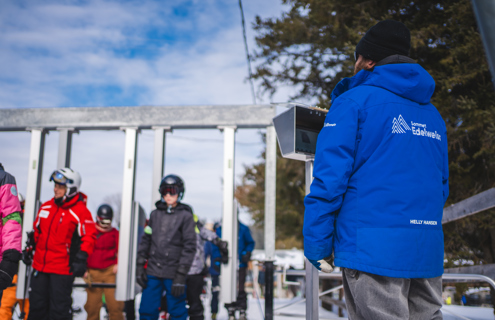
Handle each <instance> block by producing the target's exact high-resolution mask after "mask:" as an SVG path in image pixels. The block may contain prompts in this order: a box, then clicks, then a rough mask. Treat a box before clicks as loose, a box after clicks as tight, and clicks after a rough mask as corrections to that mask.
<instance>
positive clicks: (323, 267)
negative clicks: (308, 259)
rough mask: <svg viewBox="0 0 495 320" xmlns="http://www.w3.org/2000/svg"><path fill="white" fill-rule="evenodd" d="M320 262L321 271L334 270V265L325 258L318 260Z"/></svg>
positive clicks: (328, 271)
mask: <svg viewBox="0 0 495 320" xmlns="http://www.w3.org/2000/svg"><path fill="white" fill-rule="evenodd" d="M318 262H319V263H320V268H321V271H323V272H326V273H330V272H332V271H333V267H332V265H331V264H330V263H328V262H327V261H326V260H325V259H321V260H318Z"/></svg>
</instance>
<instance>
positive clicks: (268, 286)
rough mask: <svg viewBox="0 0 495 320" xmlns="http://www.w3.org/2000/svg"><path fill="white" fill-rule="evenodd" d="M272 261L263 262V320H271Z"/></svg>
mask: <svg viewBox="0 0 495 320" xmlns="http://www.w3.org/2000/svg"><path fill="white" fill-rule="evenodd" d="M273 274H274V267H273V261H271V260H267V261H265V320H268V319H270V320H273Z"/></svg>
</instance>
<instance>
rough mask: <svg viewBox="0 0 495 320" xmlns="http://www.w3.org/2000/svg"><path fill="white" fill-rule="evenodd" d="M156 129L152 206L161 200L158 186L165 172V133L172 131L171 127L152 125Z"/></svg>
mask: <svg viewBox="0 0 495 320" xmlns="http://www.w3.org/2000/svg"><path fill="white" fill-rule="evenodd" d="M152 129H153V130H154V131H155V143H154V149H153V178H152V179H151V180H152V181H151V183H152V186H151V208H154V207H155V203H156V202H157V201H158V200H160V192H159V191H158V186H159V185H160V182H161V180H162V178H163V175H164V172H165V135H166V132H169V131H171V130H170V127H152Z"/></svg>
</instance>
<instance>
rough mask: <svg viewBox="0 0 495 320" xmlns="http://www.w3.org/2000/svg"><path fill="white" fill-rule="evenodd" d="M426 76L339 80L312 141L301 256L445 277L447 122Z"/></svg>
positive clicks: (412, 70)
mask: <svg viewBox="0 0 495 320" xmlns="http://www.w3.org/2000/svg"><path fill="white" fill-rule="evenodd" d="M434 89H435V82H434V80H433V78H432V77H431V76H430V75H429V74H428V72H426V70H424V69H423V68H422V67H421V66H420V65H418V64H415V63H402V64H388V65H383V66H377V67H375V68H374V69H373V70H372V71H367V70H362V71H360V72H358V73H357V74H356V75H355V76H354V77H352V78H346V79H343V80H342V81H341V82H340V83H339V84H338V85H337V86H336V87H335V89H334V91H333V92H332V106H331V108H330V110H329V112H328V114H327V116H326V119H325V123H324V126H323V129H322V130H321V132H320V134H319V135H318V140H317V147H316V154H315V160H314V171H313V176H314V180H313V182H312V184H311V189H310V193H309V194H308V195H307V196H306V198H305V201H304V204H305V208H306V211H305V215H304V228H303V235H304V253H305V255H306V257H307V258H308V259H312V260H320V259H322V258H325V257H328V256H330V255H331V254H332V252H333V253H334V257H335V260H334V263H335V265H336V266H339V267H345V268H350V269H356V270H360V271H364V272H368V273H372V274H376V275H382V276H388V277H396V278H432V277H437V276H440V275H442V273H443V259H444V247H443V231H442V214H443V207H444V205H445V201H446V199H447V197H448V194H449V188H448V175H449V171H448V159H447V132H446V127H445V122H444V121H443V119H442V117H441V116H440V114H439V113H438V111H437V109H436V108H435V107H434V106H433V105H432V104H431V103H430V98H431V96H432V94H433V91H434Z"/></svg>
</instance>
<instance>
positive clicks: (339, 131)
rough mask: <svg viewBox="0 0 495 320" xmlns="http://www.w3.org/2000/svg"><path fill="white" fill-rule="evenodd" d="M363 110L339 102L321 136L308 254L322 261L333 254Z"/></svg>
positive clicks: (308, 204) (307, 226)
mask: <svg viewBox="0 0 495 320" xmlns="http://www.w3.org/2000/svg"><path fill="white" fill-rule="evenodd" d="M358 119H359V107H358V106H357V104H356V103H355V102H354V101H352V100H349V99H345V98H340V99H337V100H336V101H335V102H334V104H333V105H332V107H331V108H330V111H329V112H328V114H327V116H326V119H325V124H324V126H323V128H322V130H321V131H320V134H319V135H318V140H317V144H316V154H315V160H314V169H313V177H314V180H313V182H312V183H311V188H310V193H309V194H308V195H307V196H306V198H305V199H304V205H305V212H304V226H303V236H304V255H305V256H306V257H307V258H308V259H311V260H320V259H323V258H326V257H328V256H330V255H331V254H332V251H333V240H334V221H335V213H336V211H337V210H339V209H340V207H341V206H342V200H343V196H344V193H345V192H346V190H347V185H348V182H349V177H350V175H351V173H352V170H353V166H354V156H355V151H356V145H357V140H356V138H357V132H358V122H359V120H358Z"/></svg>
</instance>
